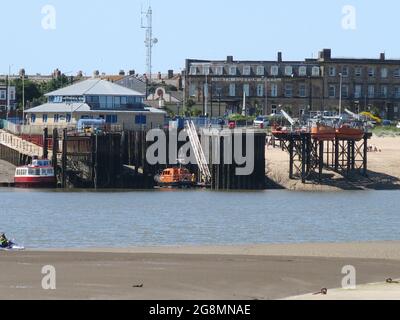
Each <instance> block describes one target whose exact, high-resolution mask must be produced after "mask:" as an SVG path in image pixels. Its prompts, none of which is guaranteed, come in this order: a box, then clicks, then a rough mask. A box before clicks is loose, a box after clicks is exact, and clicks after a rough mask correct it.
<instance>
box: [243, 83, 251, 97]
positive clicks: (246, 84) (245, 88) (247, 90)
mask: <svg viewBox="0 0 400 320" xmlns="http://www.w3.org/2000/svg"><path fill="white" fill-rule="evenodd" d="M243 93H245V94H246V97H249V96H250V85H249V84H248V83H245V84H244V85H243Z"/></svg>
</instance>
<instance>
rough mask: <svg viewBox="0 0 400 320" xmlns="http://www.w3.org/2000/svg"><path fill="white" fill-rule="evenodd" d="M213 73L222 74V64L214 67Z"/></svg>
mask: <svg viewBox="0 0 400 320" xmlns="http://www.w3.org/2000/svg"><path fill="white" fill-rule="evenodd" d="M215 74H216V75H217V76H222V75H223V74H224V67H222V66H218V67H215Z"/></svg>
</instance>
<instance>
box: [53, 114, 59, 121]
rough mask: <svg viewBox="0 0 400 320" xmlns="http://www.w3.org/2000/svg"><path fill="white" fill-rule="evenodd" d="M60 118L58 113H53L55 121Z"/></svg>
mask: <svg viewBox="0 0 400 320" xmlns="http://www.w3.org/2000/svg"><path fill="white" fill-rule="evenodd" d="M59 120H60V115H58V114H55V115H54V122H55V123H57V122H58V121H59Z"/></svg>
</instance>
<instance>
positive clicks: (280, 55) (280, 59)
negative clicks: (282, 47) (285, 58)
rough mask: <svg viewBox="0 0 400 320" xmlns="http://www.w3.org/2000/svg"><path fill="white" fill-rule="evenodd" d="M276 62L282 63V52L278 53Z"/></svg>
mask: <svg viewBox="0 0 400 320" xmlns="http://www.w3.org/2000/svg"><path fill="white" fill-rule="evenodd" d="M278 62H282V52H280V51H279V52H278Z"/></svg>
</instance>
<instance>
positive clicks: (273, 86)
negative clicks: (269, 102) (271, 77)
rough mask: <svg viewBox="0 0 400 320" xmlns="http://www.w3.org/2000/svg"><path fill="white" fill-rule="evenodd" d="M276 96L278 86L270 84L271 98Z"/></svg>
mask: <svg viewBox="0 0 400 320" xmlns="http://www.w3.org/2000/svg"><path fill="white" fill-rule="evenodd" d="M277 96H278V85H277V84H276V83H273V84H271V97H277Z"/></svg>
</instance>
